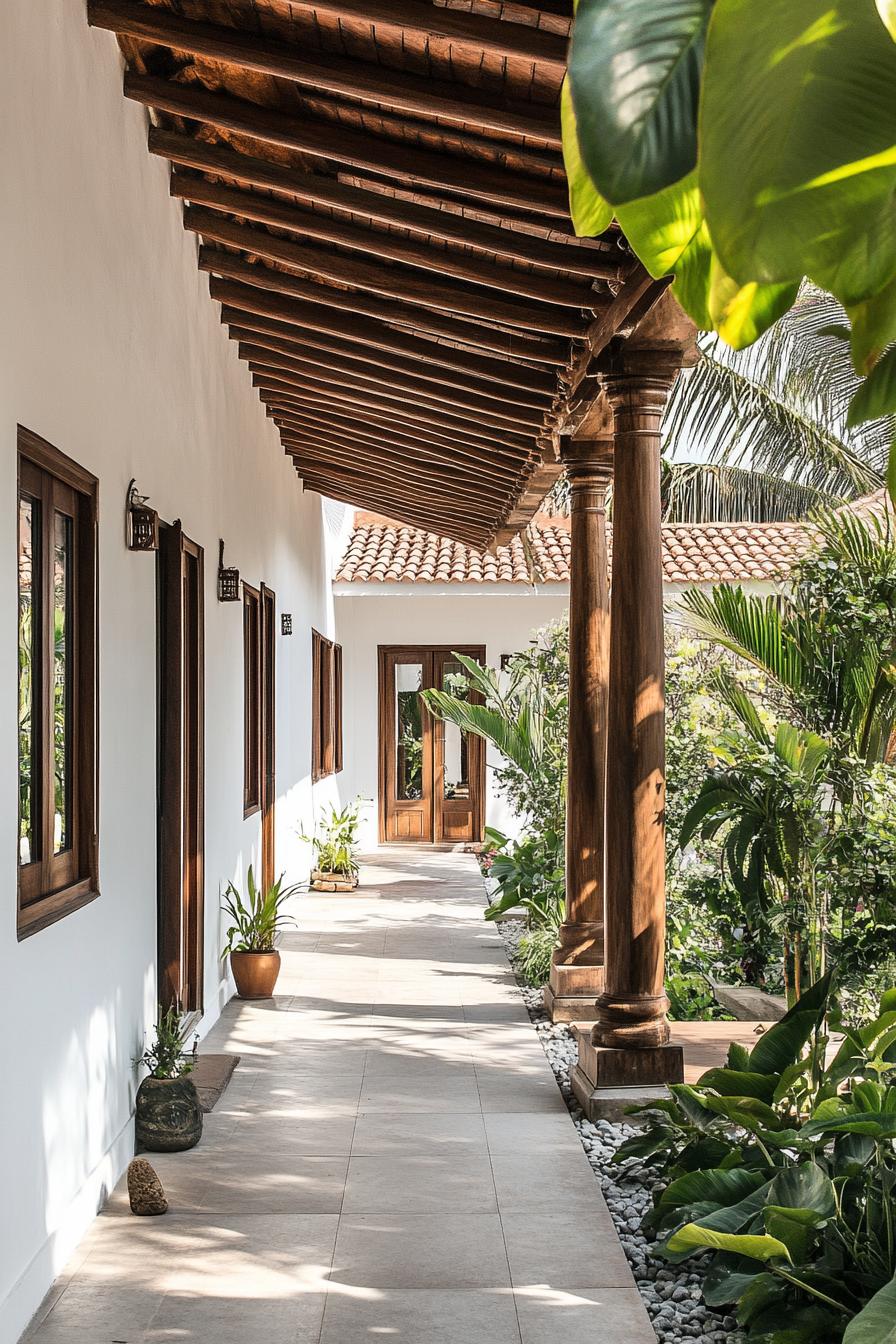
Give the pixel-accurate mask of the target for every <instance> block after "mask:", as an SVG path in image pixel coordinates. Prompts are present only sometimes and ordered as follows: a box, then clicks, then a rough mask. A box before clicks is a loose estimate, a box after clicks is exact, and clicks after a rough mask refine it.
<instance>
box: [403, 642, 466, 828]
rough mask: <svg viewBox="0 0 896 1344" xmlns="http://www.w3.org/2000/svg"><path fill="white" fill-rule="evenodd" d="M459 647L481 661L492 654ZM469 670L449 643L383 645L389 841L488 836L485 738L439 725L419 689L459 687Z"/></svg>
mask: <svg viewBox="0 0 896 1344" xmlns="http://www.w3.org/2000/svg"><path fill="white" fill-rule="evenodd" d="M458 652H462V653H468V654H470V655H471V656H472V657H475V658H478V659H479V660H480V661H481V660H483V659H484V657H485V650H484V649H482V648H479V647H477V648H462V649H460V650H458ZM462 672H463V669H462V668H461V666H460V664H459V663H458V662H457V661H456V660H455V659H454V658H453V656H452V650H451V649H450V648H448V647H444V648H443V647H439V646H432V645H426V646H403V647H392V646H384V647H381V648H380V650H379V737H380V750H379V762H380V784H379V803H380V808H379V811H380V827H379V832H380V841H381V842H382V843H387V844H394V843H402V842H404V843H409V844H432V843H437V844H445V843H462V842H464V841H471V840H479V839H481V837H482V802H483V797H484V784H485V776H484V772H485V755H484V752H483V750H482V742H481V740H480V739H478V738H468V737H467V736H466V735H465V734H461V733H460V732H459V731H458V730H457V729H456V728H455V727H454V726H453V725H445V724H442V723H438V722H434V721H433V719H432V718H431V717H430V715H429V714H428V713H427V711H426V710H425V709H424V707H423V703H422V701H421V699H420V691H422V690H428V689H429V688H431V687H437V688H439V689H443V688H444V689H446V690H452V689H453V690H455V691H457V690H459V689H460V675H461V674H462ZM455 678H456V679H455ZM452 683H453V684H452Z"/></svg>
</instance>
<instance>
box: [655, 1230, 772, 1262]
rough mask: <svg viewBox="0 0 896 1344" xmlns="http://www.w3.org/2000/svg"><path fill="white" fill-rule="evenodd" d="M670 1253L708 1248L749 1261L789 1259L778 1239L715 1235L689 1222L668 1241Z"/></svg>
mask: <svg viewBox="0 0 896 1344" xmlns="http://www.w3.org/2000/svg"><path fill="white" fill-rule="evenodd" d="M668 1245H669V1249H670V1250H671V1251H687V1250H691V1251H696V1250H699V1249H700V1248H701V1247H704V1246H706V1247H710V1248H711V1249H713V1250H716V1251H731V1252H732V1253H733V1254H734V1255H745V1256H747V1257H748V1259H750V1260H759V1261H761V1262H762V1263H767V1262H768V1261H769V1260H786V1261H789V1260H790V1252H789V1251H788V1249H787V1247H786V1246H785V1245H784V1243H783V1241H779V1240H778V1238H777V1237H770V1236H768V1235H767V1234H766V1235H765V1236H754V1235H751V1234H749V1233H731V1232H716V1231H714V1230H713V1229H712V1228H709V1227H700V1226H699V1225H698V1224H697V1223H688V1224H687V1225H686V1226H685V1227H682V1228H679V1230H678V1231H677V1232H674V1233H673V1234H672V1236H671V1237H670V1238H669V1242H668Z"/></svg>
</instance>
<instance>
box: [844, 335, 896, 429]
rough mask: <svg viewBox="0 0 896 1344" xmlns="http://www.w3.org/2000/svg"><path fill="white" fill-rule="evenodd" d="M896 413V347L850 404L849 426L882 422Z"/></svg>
mask: <svg viewBox="0 0 896 1344" xmlns="http://www.w3.org/2000/svg"><path fill="white" fill-rule="evenodd" d="M894 412H896V345H894V346H891V347H890V349H889V350H888V351H887V353H886V354H885V355H883V356H882V357H881V358H880V359H879V360H878V361H877V363H876V364H875V366H874V368H873V369H872V370H871V372H870V373H869V375H868V377H867V378H866V379H865V381H864V383H862V385H861V386H860V388H859V390H858V392H856V394H855V396H854V397H853V399H852V401H851V402H850V403H849V414H848V415H847V417H846V423H847V424H848V425H861V424H863V423H864V422H865V421H866V420H880V419H881V418H882V417H883V416H885V415H893V414H894Z"/></svg>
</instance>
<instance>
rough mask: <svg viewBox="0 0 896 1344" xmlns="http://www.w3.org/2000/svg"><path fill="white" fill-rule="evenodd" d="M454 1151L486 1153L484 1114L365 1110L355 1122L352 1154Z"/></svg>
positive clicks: (474, 1154) (385, 1154)
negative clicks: (415, 1113)
mask: <svg viewBox="0 0 896 1344" xmlns="http://www.w3.org/2000/svg"><path fill="white" fill-rule="evenodd" d="M452 1153H462V1154H464V1155H466V1154H472V1155H473V1156H480V1157H486V1156H487V1155H488V1144H487V1142H486V1137H485V1124H484V1122H483V1119H482V1115H481V1114H479V1113H475V1112H473V1113H470V1112H465V1111H461V1112H451V1111H448V1112H445V1111H436V1112H434V1113H432V1114H429V1115H419V1114H418V1115H407V1114H406V1113H405V1112H398V1113H397V1114H389V1113H385V1114H383V1113H380V1112H371V1113H368V1112H364V1113H362V1114H361V1115H359V1116H358V1119H357V1121H356V1122H355V1131H354V1136H353V1139H352V1156H353V1157H355V1156H358V1157H379V1156H395V1155H398V1154H403V1155H405V1156H413V1155H414V1154H418V1155H420V1156H423V1157H426V1156H429V1155H430V1154H435V1155H437V1156H441V1155H443V1154H444V1155H448V1154H452Z"/></svg>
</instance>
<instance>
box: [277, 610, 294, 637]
mask: <svg viewBox="0 0 896 1344" xmlns="http://www.w3.org/2000/svg"><path fill="white" fill-rule="evenodd" d="M280 633H281V635H291V634H292V612H291V611H282V612H281V613H280Z"/></svg>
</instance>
